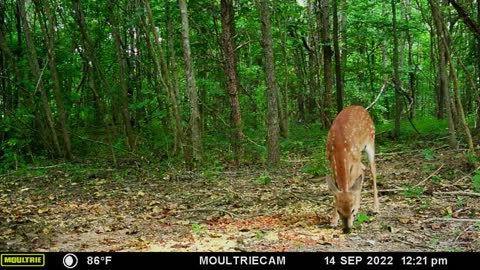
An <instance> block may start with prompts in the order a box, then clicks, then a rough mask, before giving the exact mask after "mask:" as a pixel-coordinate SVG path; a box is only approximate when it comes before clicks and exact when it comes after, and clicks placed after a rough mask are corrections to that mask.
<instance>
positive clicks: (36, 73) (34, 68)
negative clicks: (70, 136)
mask: <svg viewBox="0 0 480 270" xmlns="http://www.w3.org/2000/svg"><path fill="white" fill-rule="evenodd" d="M18 8H19V12H20V17H21V20H22V26H23V32H24V34H25V45H26V47H27V52H28V58H29V61H28V64H29V65H30V72H31V73H32V76H33V79H34V80H35V84H36V86H37V89H38V91H39V92H40V98H41V103H42V108H43V113H44V114H45V117H46V120H47V126H48V129H49V133H50V135H51V139H52V143H53V146H54V149H55V154H56V155H57V156H59V157H62V156H64V153H63V151H62V149H61V147H60V143H59V142H58V137H57V132H56V130H55V124H54V122H53V117H52V111H51V109H50V104H49V101H48V96H47V93H46V92H45V88H44V85H43V82H42V71H41V70H40V67H39V65H38V58H37V52H36V50H35V45H34V44H33V38H32V36H31V32H30V26H29V25H28V21H27V15H26V13H25V0H19V1H18Z"/></svg>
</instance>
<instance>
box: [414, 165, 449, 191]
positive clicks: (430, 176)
mask: <svg viewBox="0 0 480 270" xmlns="http://www.w3.org/2000/svg"><path fill="white" fill-rule="evenodd" d="M443 165H445V164H443V163H442V165H440V167H438V169H436V170H435V171H434V172H433V173H432V174H430V175H429V176H428V177H427V178H425V179H423V180H422V181H420V182H418V183H417V184H416V185H415V186H413V187H418V186H420V185H421V184H423V183H424V182H425V181H428V179H430V178H432V177H433V176H434V175H436V174H437V173H438V172H439V171H440V169H442V168H443Z"/></svg>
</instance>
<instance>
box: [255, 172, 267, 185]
mask: <svg viewBox="0 0 480 270" xmlns="http://www.w3.org/2000/svg"><path fill="white" fill-rule="evenodd" d="M271 181H272V178H271V177H270V174H269V173H263V174H261V175H260V176H258V177H257V178H255V179H254V180H253V182H254V183H257V184H263V185H268V184H270V182H271Z"/></svg>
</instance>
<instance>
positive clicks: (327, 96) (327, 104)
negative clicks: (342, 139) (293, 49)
mask: <svg viewBox="0 0 480 270" xmlns="http://www.w3.org/2000/svg"><path fill="white" fill-rule="evenodd" d="M319 2H320V13H321V14H320V15H321V23H322V27H321V31H320V37H321V41H322V48H323V83H324V86H325V92H324V93H323V100H324V103H323V108H322V109H323V111H324V117H325V119H323V125H324V126H325V127H328V126H330V121H331V120H332V119H331V115H330V110H331V109H332V101H331V100H332V82H333V80H332V47H331V45H330V35H329V33H330V23H329V20H330V18H329V9H328V0H319Z"/></svg>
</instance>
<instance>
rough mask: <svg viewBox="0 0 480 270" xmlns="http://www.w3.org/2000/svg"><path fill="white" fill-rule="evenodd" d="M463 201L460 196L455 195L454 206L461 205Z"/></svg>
mask: <svg viewBox="0 0 480 270" xmlns="http://www.w3.org/2000/svg"><path fill="white" fill-rule="evenodd" d="M464 204H465V202H464V201H463V200H462V198H460V197H457V200H456V201H455V205H456V206H463V205H464Z"/></svg>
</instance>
